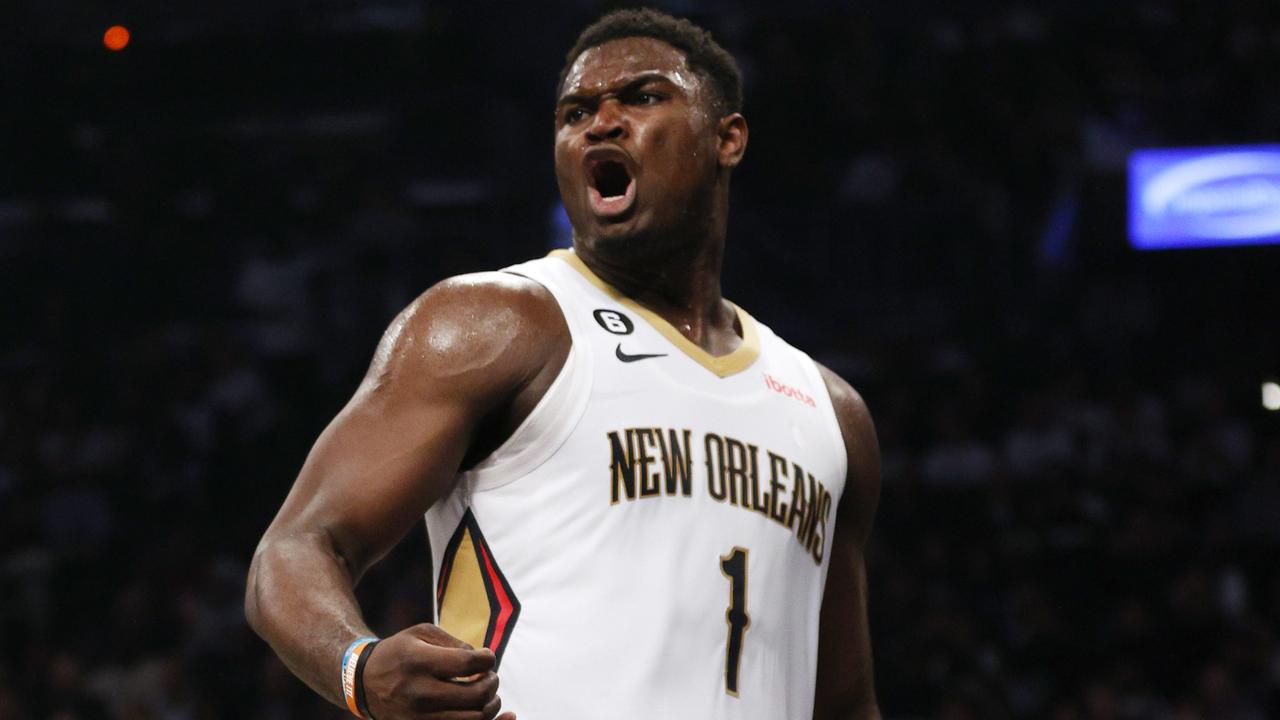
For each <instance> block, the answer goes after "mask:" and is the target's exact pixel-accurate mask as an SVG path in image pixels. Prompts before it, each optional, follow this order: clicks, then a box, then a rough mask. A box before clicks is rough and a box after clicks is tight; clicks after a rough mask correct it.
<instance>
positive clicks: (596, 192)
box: [588, 179, 636, 217]
mask: <svg viewBox="0 0 1280 720" xmlns="http://www.w3.org/2000/svg"><path fill="white" fill-rule="evenodd" d="M603 186H604V192H618V189H617V188H615V187H611V186H610V185H609V184H608V183H603ZM635 188H636V184H635V181H633V180H630V179H628V180H627V184H626V187H625V188H623V189H622V190H621V192H620V193H619V194H617V195H604V194H603V193H602V191H601V190H600V189H598V188H596V187H591V188H590V189H589V191H588V196H589V198H590V200H591V210H592V211H593V212H595V214H596V215H599V216H602V217H609V216H613V215H620V214H622V213H624V212H626V211H627V210H629V209H630V208H631V205H632V203H633V202H634V201H635V197H636V190H635Z"/></svg>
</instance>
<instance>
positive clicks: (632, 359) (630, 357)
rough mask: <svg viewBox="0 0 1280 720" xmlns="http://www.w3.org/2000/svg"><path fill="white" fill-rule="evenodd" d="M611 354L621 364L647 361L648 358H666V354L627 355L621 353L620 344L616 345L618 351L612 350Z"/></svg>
mask: <svg viewBox="0 0 1280 720" xmlns="http://www.w3.org/2000/svg"><path fill="white" fill-rule="evenodd" d="M613 354H614V355H615V356H617V358H618V359H619V360H621V361H622V362H635V361H637V360H648V359H649V358H656V357H666V356H667V354H666V353H642V354H639V355H628V354H627V353H624V352H622V343H618V349H617V350H614V351H613Z"/></svg>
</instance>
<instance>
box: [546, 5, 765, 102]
mask: <svg viewBox="0 0 1280 720" xmlns="http://www.w3.org/2000/svg"><path fill="white" fill-rule="evenodd" d="M629 37H650V38H654V39H657V40H661V41H662V42H664V43H666V44H668V45H670V46H671V47H674V48H675V49H677V50H679V51H681V52H683V53H684V57H685V62H687V63H688V64H689V69H690V70H692V71H694V72H695V73H698V74H699V75H701V76H702V77H703V79H704V80H709V81H710V82H711V89H712V91H713V92H714V96H715V97H714V102H713V107H714V108H715V110H716V111H717V112H718V113H719V114H720V115H728V114H729V113H735V112H741V111H742V71H741V70H739V69H738V63H737V61H736V60H734V59H733V56H732V55H730V54H729V51H727V50H725V49H724V48H723V47H720V44H719V43H717V42H716V41H715V39H713V38H712V37H711V33H710V32H707V31H706V30H704V29H703V28H701V27H698V26H697V25H694V24H693V23H692V22H690V21H688V20H686V19H684V18H678V17H675V16H672V15H668V14H666V13H664V12H659V11H657V10H652V9H650V8H639V9H634V10H614V11H613V12H611V13H608V14H607V15H605V16H603V17H601V18H600V19H599V20H596V21H595V22H594V23H591V24H590V25H588V26H587V27H586V29H584V30H583V31H582V32H581V33H579V35H578V40H577V42H575V43H574V44H573V49H571V50H569V54H568V55H565V59H564V67H563V68H561V69H560V81H559V82H557V83H556V95H557V96H558V95H559V94H560V93H561V92H563V91H564V81H565V78H566V77H567V76H568V75H569V68H570V67H573V63H574V61H576V60H577V59H578V56H579V55H581V54H582V53H584V52H586V51H587V50H590V49H591V48H593V47H597V46H599V45H603V44H605V43H607V42H609V41H610V40H619V39H621V38H629Z"/></svg>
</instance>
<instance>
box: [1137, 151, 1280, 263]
mask: <svg viewBox="0 0 1280 720" xmlns="http://www.w3.org/2000/svg"><path fill="white" fill-rule="evenodd" d="M1129 242H1130V243H1131V244H1132V245H1133V247H1135V248H1137V249H1138V250H1164V249H1170V248H1191V247H1216V246H1222V245H1260V244H1268V243H1280V145H1239V146H1232V147H1199V148H1162V149H1151V150H1138V151H1135V152H1133V153H1132V154H1130V155H1129Z"/></svg>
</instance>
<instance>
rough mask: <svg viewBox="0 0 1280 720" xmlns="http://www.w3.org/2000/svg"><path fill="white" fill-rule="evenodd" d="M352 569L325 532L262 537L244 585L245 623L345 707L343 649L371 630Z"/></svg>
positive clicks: (315, 687)
mask: <svg viewBox="0 0 1280 720" xmlns="http://www.w3.org/2000/svg"><path fill="white" fill-rule="evenodd" d="M353 585H354V582H353V580H352V575H351V572H350V571H349V569H348V567H347V565H346V563H345V562H344V561H343V560H342V558H341V556H340V555H339V554H338V553H337V551H336V550H335V549H334V547H333V545H332V543H331V542H330V541H329V539H328V537H327V536H324V535H321V534H314V533H313V534H306V535H299V536H296V537H291V538H282V539H271V538H267V539H264V540H263V542H262V544H261V545H259V546H258V551H257V553H256V554H255V555H254V558H253V563H252V565H251V566H250V568H249V577H248V582H247V587H246V589H245V616H246V618H247V619H248V621H249V625H250V626H251V627H252V628H253V629H254V631H255V632H257V633H258V635H260V636H261V637H262V639H263V640H266V641H267V643H268V644H270V645H271V647H272V649H274V650H275V651H276V654H277V655H279V656H280V659H281V660H282V661H284V664H285V665H286V666H287V667H288V668H289V669H290V670H291V671H293V673H294V674H295V675H297V676H298V677H299V678H301V679H302V680H303V681H304V682H306V683H307V684H308V685H310V686H311V688H312V689H313V690H315V691H316V692H318V693H320V694H321V695H322V696H324V697H325V698H327V699H328V700H329V701H330V702H332V703H334V704H335V705H338V706H339V707H345V706H346V704H345V701H344V699H343V696H342V688H341V682H340V668H339V665H340V662H341V658H342V652H343V650H344V649H345V648H346V646H347V644H349V643H350V642H351V640H353V639H355V638H357V637H360V636H364V635H372V634H373V633H372V632H370V631H369V628H368V626H367V625H366V624H365V622H364V619H363V618H362V617H361V615H360V608H359V605H358V604H357V602H356V598H355V594H354V592H353V591H352V588H353Z"/></svg>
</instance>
